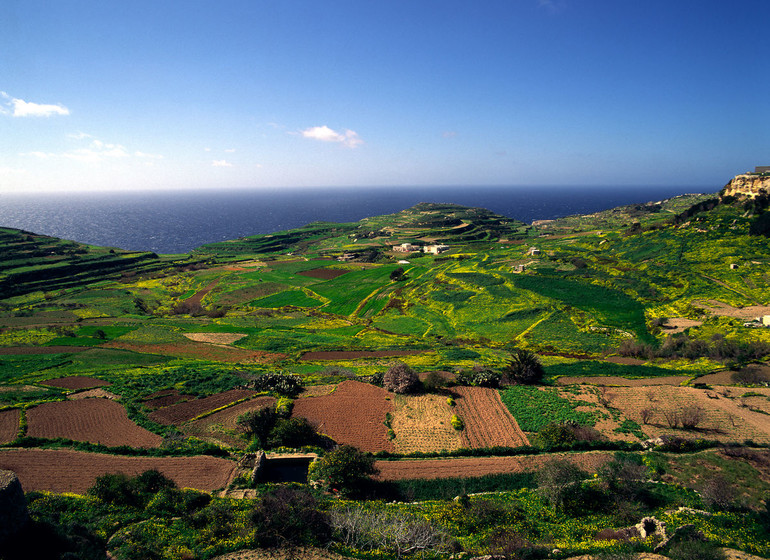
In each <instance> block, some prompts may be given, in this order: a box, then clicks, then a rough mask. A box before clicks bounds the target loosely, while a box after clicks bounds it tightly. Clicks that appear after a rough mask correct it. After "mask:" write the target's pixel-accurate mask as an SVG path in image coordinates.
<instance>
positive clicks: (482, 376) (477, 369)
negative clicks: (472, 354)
mask: <svg viewBox="0 0 770 560" xmlns="http://www.w3.org/2000/svg"><path fill="white" fill-rule="evenodd" d="M502 379H503V374H502V373H500V372H498V371H494V370H492V369H489V368H486V367H482V366H474V367H473V368H472V369H470V370H462V371H460V372H458V374H457V382H458V383H459V384H460V385H470V386H473V387H499V386H500V381H502Z"/></svg>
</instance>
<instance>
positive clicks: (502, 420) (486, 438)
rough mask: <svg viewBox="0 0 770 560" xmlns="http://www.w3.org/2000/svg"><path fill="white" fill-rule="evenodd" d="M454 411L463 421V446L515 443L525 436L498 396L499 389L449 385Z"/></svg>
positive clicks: (524, 439)
mask: <svg viewBox="0 0 770 560" xmlns="http://www.w3.org/2000/svg"><path fill="white" fill-rule="evenodd" d="M452 393H454V394H455V395H456V397H455V402H456V403H457V406H455V414H457V415H458V416H459V417H460V418H461V419H462V421H463V423H464V424H465V428H464V429H463V430H462V440H463V447H468V448H471V449H475V448H484V447H496V446H500V447H518V446H520V445H529V440H528V439H527V436H526V435H525V434H524V432H523V431H522V430H521V428H520V427H519V424H518V422H516V419H515V418H514V417H513V416H512V415H511V413H510V412H509V411H508V408H506V406H505V405H504V404H503V402H502V401H501V400H500V393H498V392H497V391H496V390H495V389H490V388H488V387H453V388H452Z"/></svg>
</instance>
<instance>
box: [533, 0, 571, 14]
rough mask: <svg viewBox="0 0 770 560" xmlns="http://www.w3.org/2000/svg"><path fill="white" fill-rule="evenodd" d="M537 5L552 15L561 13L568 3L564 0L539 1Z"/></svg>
mask: <svg viewBox="0 0 770 560" xmlns="http://www.w3.org/2000/svg"><path fill="white" fill-rule="evenodd" d="M537 4H538V6H540V7H541V8H545V9H546V10H548V11H549V12H551V13H552V14H558V13H561V12H562V10H564V8H565V7H566V3H565V2H564V1H563V0H537Z"/></svg>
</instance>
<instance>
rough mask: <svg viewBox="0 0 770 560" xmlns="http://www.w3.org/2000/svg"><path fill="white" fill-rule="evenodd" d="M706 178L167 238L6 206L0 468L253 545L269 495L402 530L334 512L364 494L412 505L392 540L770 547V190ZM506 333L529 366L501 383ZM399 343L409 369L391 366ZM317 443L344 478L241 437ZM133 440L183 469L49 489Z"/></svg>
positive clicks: (102, 465) (69, 505) (143, 460)
mask: <svg viewBox="0 0 770 560" xmlns="http://www.w3.org/2000/svg"><path fill="white" fill-rule="evenodd" d="M722 194H723V196H722V197H721V198H720V197H719V196H718V195H716V194H711V195H684V196H681V197H675V198H673V199H669V200H663V201H655V202H648V203H641V204H638V205H631V206H625V207H621V208H615V209H609V210H607V211H604V212H598V213H595V214H592V215H589V216H570V217H567V218H563V219H559V220H551V221H543V222H535V223H533V224H531V225H527V224H524V223H521V222H518V221H515V220H512V219H509V218H506V217H504V216H500V215H496V214H494V213H493V212H490V211H489V210H485V209H480V208H468V207H463V206H458V205H453V204H432V203H421V204H418V205H416V206H414V207H412V208H408V209H405V210H403V211H401V212H398V213H395V214H391V215H386V216H377V217H371V218H366V219H364V220H361V221H359V222H355V223H344V224H337V223H330V222H315V223H312V224H308V225H307V226H305V227H302V228H297V229H294V230H289V231H284V232H275V233H273V234H269V235H258V236H250V237H245V238H241V239H237V240H232V241H227V242H222V243H212V244H208V245H204V246H202V247H200V248H198V249H196V250H195V251H194V252H193V254H192V255H190V256H189V258H183V259H180V258H179V257H178V256H175V257H170V256H162V255H161V256H158V255H154V254H151V253H137V252H129V251H121V250H119V249H111V248H103V247H94V246H89V245H82V244H78V243H74V242H70V241H63V240H58V239H53V238H49V237H45V236H39V235H36V234H33V233H28V232H21V231H18V230H10V229H2V230H0V247H2V251H0V263H2V264H1V268H0V270H2V272H1V273H0V469H8V470H13V471H15V472H16V473H17V475H18V477H19V480H20V481H21V483H22V485H23V486H24V488H25V490H26V491H28V492H30V491H33V492H32V493H31V494H28V497H29V501H30V509H31V514H32V517H33V519H35V520H36V522H39V523H43V522H45V523H51V524H52V526H56V527H64V526H65V524H66V523H79V524H80V525H81V526H83V527H85V528H86V529H84V531H86V534H87V535H88V537H87V538H86V537H84V539H86V540H88V539H94V542H101V544H99V545H98V546H97V548H98V547H99V546H101V547H102V548H101V549H102V550H103V549H104V548H105V547H106V548H107V549H109V550H110V553H111V554H113V555H114V556H115V557H116V558H127V559H128V558H136V557H160V558H162V557H173V558H177V557H187V558H213V557H215V556H216V555H218V554H224V553H226V552H232V551H236V550H240V549H244V548H249V547H253V546H259V547H265V546H270V545H269V544H267V543H268V540H265V539H267V537H265V536H264V535H272V534H273V533H270V532H269V531H268V530H267V529H265V527H267V526H268V525H269V523H268V522H267V521H265V519H263V518H262V517H260V516H261V515H266V514H265V511H268V510H269V511H273V510H275V511H282V510H280V508H279V505H276V504H277V503H293V504H294V506H296V507H297V508H300V509H301V510H302V511H305V512H306V513H307V512H315V513H313V514H312V515H311V516H310V517H303V518H302V519H303V520H304V521H302V523H310V521H309V519H311V518H312V519H327V521H326V522H328V523H332V521H328V520H329V519H331V520H333V523H336V525H334V530H333V531H332V530H331V529H329V527H328V526H327V528H326V529H323V528H321V529H318V528H316V530H315V533H313V534H315V535H325V534H327V533H328V539H327V540H322V539H321V540H319V539H320V537H318V538H315V537H311V536H308V534H306V533H303V532H301V531H299V530H297V531H295V532H294V533H293V534H295V535H305V536H303V537H301V540H300V541H298V542H300V544H303V545H309V544H315V545H324V546H327V545H328V546H331V547H332V548H334V550H336V551H337V552H338V553H340V554H342V555H343V556H345V555H348V556H349V555H358V557H375V556H376V555H377V554H385V555H388V554H391V555H392V554H396V553H395V552H393V551H394V550H396V549H395V548H392V547H395V546H396V545H395V544H392V543H390V544H388V543H385V542H384V541H382V542H379V544H372V541H364V540H360V539H363V538H364V537H363V536H361V535H359V536H358V537H356V539H359V540H356V539H354V538H353V536H350V535H349V534H348V533H345V531H347V530H348V529H349V528H350V526H351V525H350V524H354V521H353V518H348V517H345V516H346V515H352V514H351V513H350V512H354V511H358V512H359V513H358V514H356V515H361V516H363V517H361V519H364V518H365V519H368V520H370V521H372V520H375V519H379V520H380V522H384V523H385V525H388V526H395V525H398V526H404V527H412V528H414V526H413V525H412V523H413V522H415V519H421V520H423V521H422V522H423V523H425V525H421V527H422V529H421V530H424V531H425V532H424V533H421V534H425V535H429V536H430V538H429V539H428V541H426V543H427V544H425V543H424V544H422V545H419V544H415V543H414V542H411V541H410V543H407V544H403V549H398V550H399V552H398V554H402V553H403V554H405V555H406V554H407V553H406V552H405V550H406V549H408V548H410V547H412V546H414V547H418V548H415V549H414V550H418V549H419V547H420V546H425V547H426V548H427V549H429V550H430V551H431V552H426V554H429V555H430V554H432V555H433V556H427V557H434V558H448V557H450V555H451V554H452V551H455V552H456V551H459V550H464V551H466V552H468V553H470V554H482V553H493V552H495V553H501V554H503V553H504V554H513V555H514V557H520V556H517V555H528V554H534V555H536V556H535V557H542V555H543V554H546V552H547V551H550V550H553V549H554V548H558V549H560V550H563V551H564V552H563V553H560V554H559V555H557V557H559V558H561V557H566V556H568V555H572V554H588V553H591V554H598V553H609V552H610V551H614V552H617V551H618V550H620V551H621V552H624V553H629V554H630V552H631V551H632V550H634V551H646V552H652V551H653V549H655V546H656V545H657V544H659V543H660V540H661V535H660V534H659V533H658V534H657V536H655V535H653V536H652V537H650V539H647V540H644V539H637V538H636V537H637V536H638V535H637V534H636V533H633V531H631V529H630V527H631V526H633V525H635V524H636V523H638V522H639V521H640V520H641V519H642V517H647V516H655V517H656V518H657V519H659V520H663V521H665V522H666V523H667V524H668V526H669V527H670V528H671V529H672V530H673V529H675V528H677V527H679V526H682V525H686V524H694V525H695V526H696V528H697V529H698V530H699V531H701V532H702V533H703V534H704V535H706V536H707V537H708V539H709V540H711V541H712V542H715V543H718V544H719V545H722V546H728V547H731V548H737V549H740V550H743V551H747V552H750V553H753V554H759V555H761V556H765V557H767V556H768V555H770V540H768V537H767V535H768V534H769V533H768V531H767V524H766V523H767V520H766V517H763V516H765V515H766V514H765V513H764V511H765V508H766V507H767V506H766V504H767V502H766V495H767V492H768V491H770V469H768V465H770V422H769V421H768V418H770V416H769V414H770V389H769V388H768V387H767V385H768V383H769V382H770V366H768V365H767V358H768V356H770V329H767V328H763V327H762V322H761V320H760V321H758V322H756V321H754V319H755V318H757V317H759V318H761V317H763V316H765V315H770V289H768V288H770V277H769V276H768V273H767V269H768V265H770V246H768V243H767V238H766V237H764V236H763V235H756V233H757V232H756V224H757V223H758V222H759V221H760V220H761V219H763V218H762V216H766V215H767V213H766V212H765V210H764V207H763V205H762V203H761V200H762V199H761V198H760V199H759V201H757V200H751V201H748V202H747V201H745V200H743V199H738V197H736V196H734V195H726V194H725V193H722ZM522 356H524V357H523V358H522ZM522 359H524V360H525V362H526V360H527V359H530V360H533V359H534V360H535V361H536V362H537V363H539V364H541V365H542V379H541V380H540V382H539V383H535V384H532V385H527V384H517V383H514V382H512V380H515V379H520V377H516V375H517V373H516V371H518V370H516V364H517V363H518V362H517V360H522ZM530 363H531V362H530ZM399 364H401V365H399ZM404 364H405V365H406V366H407V367H406V368H404ZM396 365H399V368H401V369H397V370H391V368H393V367H394V366H396ZM405 370H412V371H413V372H415V374H416V377H417V378H419V381H417V379H413V378H411V377H410V380H409V381H410V383H412V385H413V386H414V387H416V389H415V391H416V392H414V393H399V392H396V391H395V390H394V388H395V387H396V384H395V382H393V379H394V376H396V373H394V371H401V372H402V373H401V374H399V375H411V374H407V373H403V372H404V371H405ZM536 377H537V376H536ZM402 381H403V380H402ZM257 412H258V414H257V415H256V417H257V418H263V419H264V418H268V420H265V422H266V424H259V423H258V421H257V420H253V418H252V420H251V422H252V423H251V424H249V422H247V419H245V418H244V415H246V414H249V413H252V414H254V413H257ZM260 415H262V416H260ZM648 441H652V443H646V442H648ZM335 443H336V444H340V445H353V446H355V447H357V448H359V449H362V450H364V451H366V452H367V453H369V454H370V455H366V457H368V460H370V461H371V460H374V459H375V457H376V463H375V466H376V467H377V469H378V470H379V473H380V474H379V476H378V478H377V479H376V480H375V481H373V482H369V483H366V484H364V485H363V486H357V487H355V490H356V492H358V493H357V494H356V492H353V491H350V493H348V494H346V492H347V491H348V490H350V489H348V488H345V487H344V486H340V488H336V487H333V486H330V487H329V490H331V489H332V488H334V491H333V492H332V494H328V493H327V494H324V493H321V492H318V493H316V494H314V495H313V496H314V497H312V500H311V498H309V497H308V495H306V494H303V492H308V490H296V489H295V490H291V491H288V490H286V487H284V486H272V485H270V484H267V483H265V482H263V481H260V480H257V479H256V478H254V475H253V472H256V471H253V470H252V469H254V468H255V467H256V466H257V463H255V461H257V459H256V458H255V457H254V456H253V455H249V453H251V452H256V451H258V450H260V449H267V450H269V451H271V453H276V454H277V455H270V457H273V458H274V457H276V456H281V455H282V454H283V456H287V454H290V453H294V452H297V451H299V452H301V453H307V452H311V451H312V452H313V453H317V454H320V455H321V456H322V457H327V456H331V455H327V454H331V453H332V452H331V451H330V448H331V447H332V446H333V445H334V444H335ZM643 443H644V444H645V446H647V447H645V446H643V445H642V444H643ZM648 447H649V449H648ZM343 449H344V448H343ZM372 454H374V455H372ZM212 455H213V457H212ZM287 460H288V459H287ZM291 460H293V461H294V460H298V459H297V457H294V456H293V455H292V459H291ZM268 464H269V461H268ZM565 465H566V466H565ZM570 465H571V466H570ZM147 469H158V470H159V471H161V472H162V473H163V475H165V476H166V477H168V478H169V479H170V480H171V481H172V483H174V484H177V485H178V486H179V487H180V488H182V487H193V488H196V489H197V491H192V490H184V491H182V490H176V491H172V490H170V489H168V488H167V489H166V490H162V491H160V492H157V488H156V490H155V491H153V492H156V494H157V495H156V494H153V493H150V494H146V493H145V494H142V492H145V490H141V488H144V487H143V486H142V484H150V482H152V481H151V480H150V482H148V480H149V479H142V480H143V481H138V482H137V481H134V482H126V481H123V482H120V481H119V480H118V481H116V480H113V481H112V482H111V484H114V485H116V486H114V487H109V488H113V489H114V488H123V490H121V492H123V493H122V494H121V493H120V492H117V490H116V491H115V492H117V494H116V493H112V494H110V493H109V492H106V490H105V492H106V493H102V494H98V495H97V496H89V497H77V496H72V495H58V494H41V493H40V492H54V493H62V492H77V493H83V492H84V491H85V490H86V489H88V488H91V487H93V485H94V484H96V483H97V481H98V479H97V477H98V476H100V475H104V474H105V473H111V472H118V471H121V472H125V473H126V474H129V475H137V474H139V473H141V472H143V471H145V470H147ZM560 469H561V470H560ZM543 473H546V474H548V473H550V474H552V475H553V474H554V473H556V474H558V473H561V474H562V475H564V476H567V475H569V476H568V480H567V482H566V483H565V484H566V485H565V486H564V488H565V489H571V490H570V491H569V492H567V491H566V490H565V493H564V494H558V495H557V494H554V493H553V492H552V489H553V488H554V487H555V486H558V485H559V484H561V483H560V482H558V481H556V482H554V481H553V480H550V481H549V479H547V478H544V474H543ZM565 473H566V474H565ZM570 473H571V474H570ZM153 476H154V475H153ZM265 476H267V475H265ZM275 476H278V475H275ZM554 476H556V475H554ZM569 477H572V478H569ZM267 479H268V480H271V479H270V478H269V477H268V478H267ZM262 480H264V479H262ZM321 482H323V481H321ZM105 484H106V483H105ZM121 484H124V485H125V486H121ZM322 485H323V484H322ZM718 488H721V489H727V490H728V491H727V492H726V494H727V495H725V492H723V493H722V494H720V493H719V492H718V491H717V489H718ZM549 489H551V490H549ZM625 489H633V491H631V490H625ZM103 490H104V488H103ZM215 490H216V491H222V496H225V497H214V498H212V497H211V492H212V491H215ZM573 491H574V493H573ZM148 492H149V491H148ZM175 492H178V493H175ZM201 492H204V494H201ZM286 492H289V493H290V492H300V494H297V495H294V494H292V496H293V497H291V496H289V497H287V496H288V494H286ZM335 492H336V493H335ZM340 492H341V494H342V497H340ZM474 492H495V494H491V495H479V496H471V497H468V496H466V494H473V493H474ZM265 493H267V494H265ZM273 493H275V494H273ZM458 495H462V496H465V497H464V498H463V499H461V500H459V501H454V500H452V498H454V497H455V496H458ZM116 496H117V497H116ZM121 496H122V497H121ZM152 496H154V497H152ZM265 496H267V497H265ZM276 496H277V497H276ZM233 498H239V499H233ZM353 498H357V499H356V500H354V499H353ZM362 498H365V499H362ZM271 499H274V500H278V502H275V501H273V502H270V501H269V500H271ZM263 500H268V501H267V502H264V501H263ZM281 500H284V502H281ZM292 500H294V501H293V502H292ZM386 501H387V502H393V501H398V502H417V503H412V504H407V503H399V504H391V505H388V506H386V505H384V502H386ZM294 506H292V507H294ZM680 507H687V508H690V509H687V510H679V509H677V508H680ZM260 508H262V509H260ZM276 508H278V509H276ZM302 508H304V509H302ZM705 510H708V511H705ZM292 511H299V510H292ZM255 512H262V513H255ZM383 512H387V515H385V513H383ZM316 514H318V515H320V517H318V516H316V517H313V516H314V515H316ZM282 515H284V517H282V518H281V522H280V523H279V524H278V525H279V526H284V525H285V524H286V523H287V521H286V519H287V518H286V517H285V516H286V515H288V513H285V514H282ZM298 515H299V514H298ZM303 515H304V514H303ZM308 515H310V513H308ZM381 515H384V516H385V517H377V516H381ZM383 519H384V520H385V521H382V520H383ZM372 522H374V521H372ZM265 523H268V525H264V524H265ZM57 524H60V525H57ZM260 524H262V525H260ZM346 527H347V528H346ZM738 527H740V529H738ZM62 530H63V529H62ZM626 530H628V531H631V532H630V533H624V532H622V531H626ZM324 531H326V533H324ZM372 531H374V529H372ZM606 531H611V533H606ZM612 531H621V532H612ZM602 532H604V533H602ZM343 534H348V537H346V538H349V540H347V541H345V539H344V538H343V537H341V536H340V535H343ZM409 534H410V535H413V534H416V533H409ZM600 534H605V535H611V538H604V537H600V536H599V535H600ZM259 535H263V537H259ZM613 535H614V536H613ZM619 535H621V536H619ZM622 535H625V537H624V536H622ZM629 535H631V537H633V538H631V537H629ZM634 535H636V536H634ZM626 537H628V538H631V541H628V539H627V538H626ZM275 538H276V539H278V537H275ZM286 538H288V537H287V536H286V535H285V534H282V536H281V538H280V539H278V540H273V541H269V542H270V543H272V544H276V543H278V544H280V543H286V542H288V543H290V544H291V543H294V544H297V543H296V542H295V541H292V540H291V539H289V540H288V541H284V540H281V539H286ZM324 538H326V537H324ZM367 538H368V537H367ZM426 538H428V537H426ZM99 539H102V541H103V542H102V541H100V540H99ZM302 539H304V540H302ZM107 540H109V544H107ZM82 542H85V541H82ZM82 542H81V544H82ZM89 542H90V541H89ZM365 542H368V543H369V544H365ZM687 542H690V541H687ZM73 546H74V545H73ZM78 546H80V545H78ZM398 546H402V545H401V544H399V545H398ZM692 546H695V545H692ZM389 547H390V548H389ZM148 550H150V551H151V552H152V554H150V553H148V552H146V551H148ZM420 550H421V549H420ZM505 551H508V552H505ZM511 551H513V552H511ZM664 552H666V553H668V549H665V550H664ZM147 554H150V556H146V555H147ZM538 554H539V555H541V556H537V555H538ZM143 555H145V556H143ZM362 555H363V556H362ZM367 555H369V556H367ZM672 557H675V554H672ZM0 558H2V554H0Z"/></svg>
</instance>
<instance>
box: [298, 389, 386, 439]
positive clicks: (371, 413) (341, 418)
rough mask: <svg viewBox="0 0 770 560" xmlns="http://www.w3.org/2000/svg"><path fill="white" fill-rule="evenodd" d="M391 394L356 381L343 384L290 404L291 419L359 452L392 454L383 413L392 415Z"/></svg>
mask: <svg viewBox="0 0 770 560" xmlns="http://www.w3.org/2000/svg"><path fill="white" fill-rule="evenodd" d="M391 398H392V395H391V394H390V393H388V392H387V391H386V390H385V389H381V388H380V387H375V386H374V385H370V384H368V383H361V382H360V381H352V380H349V381H343V382H342V383H340V384H339V385H338V386H337V389H336V390H335V391H334V392H333V393H332V394H330V395H325V396H320V397H308V398H304V399H297V400H295V401H294V409H293V411H292V416H299V417H303V418H307V419H308V421H310V423H311V424H313V425H314V426H315V427H316V429H317V430H318V431H319V432H321V433H323V434H326V435H328V436H329V437H331V438H332V439H334V441H336V442H337V443H340V444H350V445H354V446H355V447H358V448H359V449H361V450H362V451H372V452H374V451H391V452H392V451H395V450H396V447H395V445H394V444H393V442H392V441H390V440H389V439H388V435H387V428H386V427H385V424H384V422H385V414H387V413H388V412H391V413H392V412H393V404H392V401H391V400H390V399H391Z"/></svg>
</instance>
